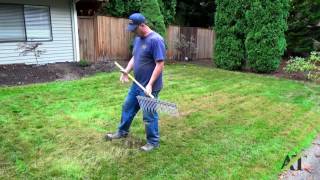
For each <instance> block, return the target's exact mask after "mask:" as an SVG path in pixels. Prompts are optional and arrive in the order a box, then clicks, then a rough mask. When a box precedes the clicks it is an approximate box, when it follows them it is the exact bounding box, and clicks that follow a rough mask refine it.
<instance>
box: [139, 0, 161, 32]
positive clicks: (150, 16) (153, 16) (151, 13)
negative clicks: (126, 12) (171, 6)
mask: <svg viewBox="0 0 320 180" xmlns="http://www.w3.org/2000/svg"><path fill="white" fill-rule="evenodd" d="M140 12H141V13H142V14H143V15H144V16H145V17H146V19H147V24H148V25H149V26H150V28H151V29H153V30H155V31H156V32H158V33H159V34H160V35H161V36H162V37H165V35H166V27H165V25H164V19H163V16H162V14H161V12H160V7H159V4H158V1H157V0H144V1H142V2H141V7H140Z"/></svg>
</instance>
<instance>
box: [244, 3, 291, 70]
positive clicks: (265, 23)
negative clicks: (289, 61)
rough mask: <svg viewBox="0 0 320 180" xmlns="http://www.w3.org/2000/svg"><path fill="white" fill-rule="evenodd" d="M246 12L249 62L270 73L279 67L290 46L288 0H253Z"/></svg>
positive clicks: (251, 66)
mask: <svg viewBox="0 0 320 180" xmlns="http://www.w3.org/2000/svg"><path fill="white" fill-rule="evenodd" d="M250 2H251V3H250V8H249V10H248V11H247V12H246V22H247V27H248V28H247V35H246V40H245V47H246V52H247V62H248V66H249V67H250V68H251V69H252V70H254V71H256V72H262V73H268V72H272V71H274V70H276V69H277V68H278V67H279V64H280V60H281V57H282V55H283V54H284V51H285V49H286V39H285V34H284V32H285V31H286V29H287V24H286V17H287V15H288V7H289V5H288V3H289V2H288V0H273V1H261V0H251V1H250Z"/></svg>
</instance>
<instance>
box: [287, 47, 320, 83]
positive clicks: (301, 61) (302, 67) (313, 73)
mask: <svg viewBox="0 0 320 180" xmlns="http://www.w3.org/2000/svg"><path fill="white" fill-rule="evenodd" d="M284 70H285V71H286V72H288V73H295V72H302V73H303V74H304V75H305V77H306V78H307V79H309V80H312V81H320V52H311V55H310V57H308V58H302V57H294V58H291V59H290V60H289V61H288V64H287V66H286V67H285V68H284Z"/></svg>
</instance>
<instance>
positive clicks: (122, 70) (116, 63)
mask: <svg viewBox="0 0 320 180" xmlns="http://www.w3.org/2000/svg"><path fill="white" fill-rule="evenodd" d="M114 64H115V65H116V66H117V67H118V68H119V69H120V71H121V72H122V73H124V74H127V75H128V76H129V78H130V79H131V80H132V81H133V82H134V83H136V84H137V85H138V86H139V87H140V88H141V89H142V90H143V91H144V92H145V93H146V92H147V90H146V88H145V87H143V86H142V85H141V84H140V83H139V82H138V81H137V80H136V79H135V78H134V77H133V76H131V74H129V73H126V70H125V69H124V68H123V67H122V66H121V65H120V64H119V63H118V62H117V61H115V62H114ZM147 95H148V96H150V97H151V98H153V99H154V96H153V95H152V94H151V93H150V94H147Z"/></svg>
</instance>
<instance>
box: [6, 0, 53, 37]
mask: <svg viewBox="0 0 320 180" xmlns="http://www.w3.org/2000/svg"><path fill="white" fill-rule="evenodd" d="M1 5H13V6H21V9H22V14H23V28H24V33H25V37H24V40H5V41H1V40H0V43H11V42H51V41H53V33H52V18H51V7H50V6H49V5H35V4H15V3H0V6H1ZM25 6H41V7H47V8H48V13H49V21H50V22H49V30H50V37H49V38H48V39H47V40H28V34H27V27H26V17H25Z"/></svg>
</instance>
